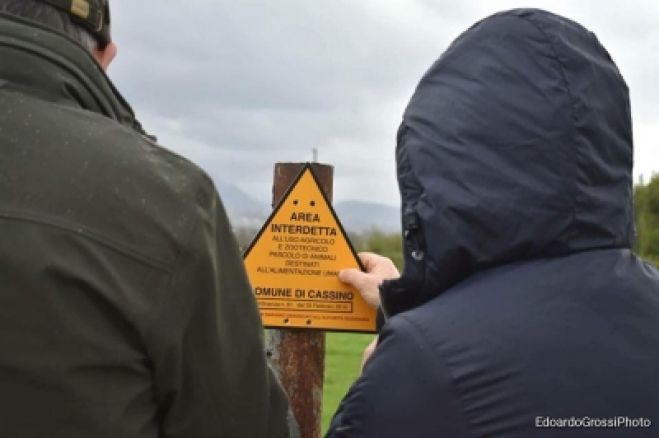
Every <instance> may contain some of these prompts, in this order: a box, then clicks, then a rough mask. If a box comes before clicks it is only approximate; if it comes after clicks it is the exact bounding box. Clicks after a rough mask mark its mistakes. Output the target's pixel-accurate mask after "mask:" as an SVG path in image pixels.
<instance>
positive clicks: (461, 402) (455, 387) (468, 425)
mask: <svg viewBox="0 0 659 438" xmlns="http://www.w3.org/2000/svg"><path fill="white" fill-rule="evenodd" d="M400 317H401V319H402V320H403V321H405V322H406V323H407V324H408V325H409V326H410V328H412V329H413V330H415V331H416V332H417V333H419V335H421V336H419V338H420V340H422V341H423V343H424V344H426V346H427V347H428V350H429V351H431V352H434V353H435V354H432V356H433V357H434V358H435V360H436V361H437V363H439V365H440V366H441V368H442V369H443V370H444V371H445V373H446V375H447V376H448V377H449V383H450V387H451V389H452V392H453V393H454V394H455V395H456V396H457V397H456V400H458V401H459V403H457V404H458V405H459V406H460V408H461V409H460V411H461V414H462V418H463V425H464V430H465V432H466V433H467V435H468V436H471V437H476V434H475V432H473V431H472V430H471V422H470V421H469V416H468V415H467V410H466V406H465V402H464V400H463V397H462V393H461V391H460V390H459V388H458V385H457V383H456V382H455V378H454V376H453V374H452V373H451V371H450V369H449V367H448V366H447V365H446V363H445V362H444V361H443V360H442V358H441V356H440V355H439V354H437V353H436V351H437V348H436V347H435V346H434V345H432V344H431V343H430V342H429V341H428V336H427V335H428V332H427V331H426V330H424V329H423V327H421V326H420V325H419V324H417V323H416V322H415V321H414V320H413V319H412V318H409V317H408V316H407V315H400Z"/></svg>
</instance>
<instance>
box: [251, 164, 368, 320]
mask: <svg viewBox="0 0 659 438" xmlns="http://www.w3.org/2000/svg"><path fill="white" fill-rule="evenodd" d="M245 268H246V270H247V275H248V276H249V280H250V283H251V285H252V289H253V291H254V295H255V296H256V299H257V301H258V303H259V307H260V310H261V318H262V319H263V324H264V325H265V326H266V327H289V328H310V329H319V330H340V331H358V332H373V331H375V311H374V310H373V309H371V308H370V307H369V306H368V304H366V302H365V301H364V300H363V298H362V297H361V295H360V294H359V292H358V291H357V290H355V289H353V288H350V287H348V286H346V285H345V284H343V283H341V282H340V281H339V279H338V277H337V275H338V272H339V271H340V270H341V269H344V268H357V269H360V263H359V259H358V258H357V256H356V254H355V251H354V249H353V247H352V245H351V244H350V241H349V240H348V236H347V235H346V233H345V231H344V230H343V227H342V226H341V223H340V222H339V220H338V218H337V217H336V213H335V212H334V209H333V208H332V206H331V204H330V203H329V201H328V200H327V197H326V196H325V194H324V193H323V191H322V189H321V187H320V184H319V183H318V180H317V178H316V176H315V174H314V172H313V169H312V167H311V165H309V164H307V165H306V166H305V167H304V168H303V169H302V171H301V172H300V174H299V175H298V176H297V178H296V179H295V181H294V182H293V184H291V187H290V188H289V189H288V191H287V192H286V194H285V195H284V196H283V197H282V200H281V202H280V203H279V205H277V206H276V207H275V209H274V210H273V212H272V214H271V215H270V218H268V220H267V221H266V223H265V225H264V226H263V228H261V231H260V232H259V233H258V234H257V236H256V238H255V239H254V241H253V242H252V243H251V245H250V246H249V248H248V249H247V251H246V252H245Z"/></svg>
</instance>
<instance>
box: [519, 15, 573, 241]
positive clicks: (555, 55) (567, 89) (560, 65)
mask: <svg viewBox="0 0 659 438" xmlns="http://www.w3.org/2000/svg"><path fill="white" fill-rule="evenodd" d="M513 16H514V17H516V18H519V19H520V20H523V21H525V22H526V23H528V24H530V25H531V26H533V28H534V29H536V30H537V31H538V32H539V33H540V34H541V35H542V36H543V37H544V38H545V40H546V41H547V43H549V46H550V47H551V53H552V58H553V59H554V61H555V62H556V65H558V68H559V71H560V73H561V79H562V80H563V86H564V87H565V92H566V94H567V97H568V99H569V107H570V116H571V122H572V123H571V124H570V128H571V130H572V133H573V135H574V139H575V144H576V145H577V147H576V148H575V152H574V175H573V181H574V187H573V188H574V205H573V211H572V220H571V221H570V225H569V227H568V230H567V232H566V234H565V237H566V239H567V241H569V240H570V238H571V233H572V229H573V227H574V226H575V223H576V222H577V209H578V206H579V204H580V202H579V198H580V192H579V189H578V178H579V177H578V173H579V168H580V167H581V166H580V162H581V159H580V156H581V143H582V142H581V139H580V135H579V131H578V129H577V127H576V126H575V123H576V121H577V114H576V111H575V102H576V101H577V99H576V98H575V97H574V94H573V93H572V91H571V90H570V85H569V82H568V80H567V76H566V75H565V66H564V65H563V63H562V62H561V60H560V59H559V57H558V50H557V49H556V44H555V43H554V41H553V40H552V39H551V38H550V36H549V34H548V33H547V32H546V31H545V30H544V29H543V28H542V27H541V26H540V25H539V24H538V23H536V22H535V21H534V20H533V19H531V18H528V17H521V16H519V15H513ZM567 241H566V242H565V245H567Z"/></svg>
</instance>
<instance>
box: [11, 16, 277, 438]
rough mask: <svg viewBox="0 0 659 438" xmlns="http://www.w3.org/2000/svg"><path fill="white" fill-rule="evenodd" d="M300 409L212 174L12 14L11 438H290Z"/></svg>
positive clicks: (79, 55) (88, 63) (49, 36)
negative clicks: (291, 410) (281, 377)
mask: <svg viewBox="0 0 659 438" xmlns="http://www.w3.org/2000/svg"><path fill="white" fill-rule="evenodd" d="M139 68H140V67H139V66H135V69H136V70H138V69H139ZM287 412H288V403H287V400H286V397H285V396H284V394H283V392H282V390H281V389H280V386H279V384H278V383H277V381H276V379H275V378H274V377H273V374H272V373H271V371H270V370H269V368H268V366H267V364H266V359H265V356H264V349H263V341H262V328H261V323H260V320H259V316H258V313H257V310H256V306H255V302H254V299H253V296H252V294H251V290H250V288H249V286H248V283H247V280H246V276H245V273H244V270H243V266H242V258H241V256H240V254H239V252H238V249H237V246H236V243H235V240H234V238H233V235H232V233H231V229H230V226H229V223H228V221H227V218H226V214H225V212H224V209H223V207H222V204H221V202H220V200H219V198H218V196H217V193H216V191H215V188H214V186H213V184H212V182H211V181H210V179H209V178H208V177H207V176H206V175H205V174H204V173H203V172H202V171H200V170H199V169H198V168H197V167H195V166H194V165H193V164H191V163H189V162H188V161H186V160H185V159H183V158H181V157H179V156H177V155H175V154H173V153H171V152H168V151H167V150H165V149H162V148H161V147H159V146H158V145H156V144H154V143H153V142H152V141H151V140H150V139H149V138H147V137H146V136H145V135H144V133H143V132H142V130H141V128H140V127H139V124H138V123H137V122H136V120H135V118H134V116H133V113H132V111H131V109H130V107H129V106H128V105H127V104H126V102H125V101H124V100H123V99H122V98H121V96H120V95H119V94H118V93H117V92H116V90H115V89H114V88H113V86H112V84H111V83H110V81H109V80H108V79H107V77H106V76H105V74H104V73H103V72H102V71H101V70H100V68H99V67H98V66H97V64H96V63H95V62H94V61H93V59H92V58H91V57H90V56H89V54H88V53H87V52H86V51H85V50H84V49H83V48H82V47H81V46H79V45H77V44H75V43H73V42H72V41H70V40H69V39H68V38H66V37H64V36H60V35H59V34H58V33H55V32H52V31H49V30H47V29H44V28H42V27H39V26H36V25H33V24H30V23H29V22H25V21H22V20H17V19H14V18H9V17H7V16H4V15H2V16H0V437H3V438H4V437H7V438H21V437H26V438H27V437H30V438H38V437H49V438H59V437H61V438H76V437H84V438H101V437H108V438H133V437H134V438H138V437H139V438H147V437H149V438H152V437H181V438H184V437H185V438H202V437H240V438H258V437H284V436H288V432H287Z"/></svg>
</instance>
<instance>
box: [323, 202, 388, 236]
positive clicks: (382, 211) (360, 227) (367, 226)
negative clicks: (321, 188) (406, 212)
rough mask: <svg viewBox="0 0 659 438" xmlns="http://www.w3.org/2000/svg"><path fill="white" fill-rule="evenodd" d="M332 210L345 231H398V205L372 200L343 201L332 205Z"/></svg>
mask: <svg viewBox="0 0 659 438" xmlns="http://www.w3.org/2000/svg"><path fill="white" fill-rule="evenodd" d="M334 210H335V211H336V215H337V216H338V217H339V220H340V221H341V223H342V224H343V227H344V228H345V229H346V231H352V232H354V233H362V232H365V231H374V230H378V231H382V232H385V233H396V232H400V210H399V208H398V207H393V206H390V205H384V204H377V203H374V202H362V201H343V202H338V203H337V204H336V205H334Z"/></svg>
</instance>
